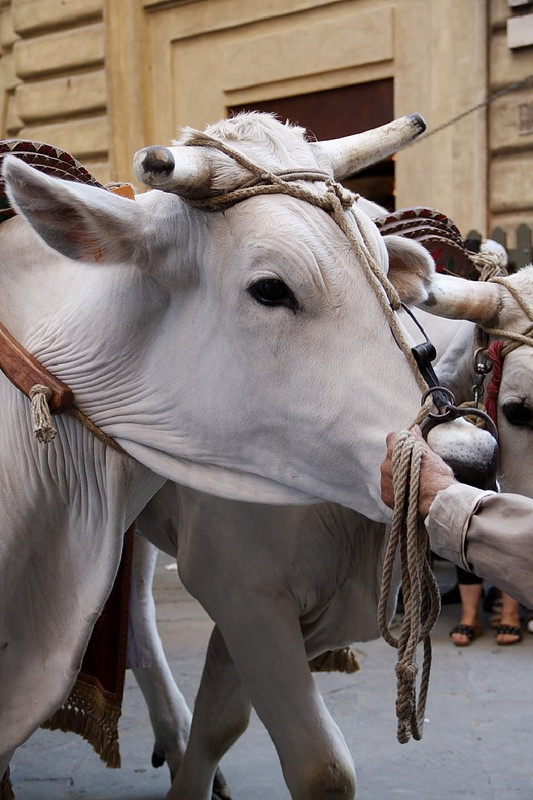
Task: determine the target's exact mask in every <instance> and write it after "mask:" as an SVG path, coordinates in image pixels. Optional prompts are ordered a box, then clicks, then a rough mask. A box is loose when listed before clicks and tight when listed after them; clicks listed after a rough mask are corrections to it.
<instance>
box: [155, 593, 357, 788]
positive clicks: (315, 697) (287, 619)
mask: <svg viewBox="0 0 533 800" xmlns="http://www.w3.org/2000/svg"><path fill="white" fill-rule="evenodd" d="M251 597H252V598H253V595H251V596H248V597H247V600H248V603H247V605H246V606H245V607H244V606H241V605H239V606H238V607H237V608H236V607H235V605H234V604H233V603H227V604H226V605H225V606H224V608H221V606H222V605H223V604H222V603H221V604H220V607H219V611H220V613H219V619H218V620H217V623H218V624H219V625H220V629H221V632H222V635H223V636H224V639H225V642H226V645H227V648H228V652H229V654H230V655H231V658H232V659H233V662H234V663H235V667H236V669H237V670H238V672H239V674H240V675H241V676H242V681H243V684H244V688H245V689H246V691H247V694H248V695H249V697H250V700H251V702H252V705H253V707H254V708H255V710H256V712H257V714H258V716H259V717H260V719H261V720H262V722H263V724H264V725H265V727H266V728H267V730H268V732H269V734H270V736H271V738H272V740H273V742H274V745H275V747H276V750H277V752H278V756H279V758H280V762H281V767H282V770H283V774H284V778H285V782H286V784H287V786H288V788H289V791H290V793H291V797H292V798H293V800H324V799H325V798H326V797H331V798H333V797H335V798H339V800H340V798H343V800H353V798H354V797H355V770H354V766H353V760H352V757H351V755H350V752H349V750H348V747H347V745H346V742H345V740H344V737H343V736H342V734H341V732H340V730H339V728H338V727H337V725H336V724H335V722H334V721H333V719H332V718H331V715H330V714H329V712H328V710H327V708H326V705H325V703H324V700H323V698H322V696H321V695H320V692H319V691H318V689H317V687H316V684H315V681H314V678H313V676H312V674H311V672H310V669H309V664H308V660H307V654H306V651H305V647H304V642H303V638H302V633H301V629H300V621H299V618H298V613H297V609H296V608H295V606H294V604H293V603H292V601H290V600H289V599H288V598H280V597H279V596H277V597H276V598H269V597H268V596H265V595H264V594H263V595H261V594H259V595H258V596H256V598H255V601H254V600H251ZM223 713H225V708H224V709H223ZM230 720H231V717H230ZM193 724H194V723H193ZM217 755H218V754H217ZM170 797H172V795H171V796H170ZM177 797H178V796H175V797H174V798H173V800H177ZM184 797H186V795H184ZM179 798H180V800H181V795H179Z"/></svg>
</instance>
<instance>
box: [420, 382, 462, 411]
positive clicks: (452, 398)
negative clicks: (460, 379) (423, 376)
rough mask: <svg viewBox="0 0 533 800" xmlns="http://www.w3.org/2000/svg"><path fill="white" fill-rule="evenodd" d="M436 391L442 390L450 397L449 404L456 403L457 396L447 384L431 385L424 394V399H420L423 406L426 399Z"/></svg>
mask: <svg viewBox="0 0 533 800" xmlns="http://www.w3.org/2000/svg"><path fill="white" fill-rule="evenodd" d="M434 392H441V393H442V394H443V395H444V396H445V397H447V398H448V400H449V401H450V402H449V405H451V406H453V405H455V397H454V395H453V392H452V391H451V389H448V388H447V387H446V386H431V387H430V388H429V389H427V390H426V391H425V392H424V394H423V395H422V400H421V401H420V405H421V406H423V405H424V403H425V402H426V400H427V399H428V397H429V396H430V395H433V393H434Z"/></svg>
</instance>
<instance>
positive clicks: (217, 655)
mask: <svg viewBox="0 0 533 800" xmlns="http://www.w3.org/2000/svg"><path fill="white" fill-rule="evenodd" d="M250 710H251V705H250V701H249V699H248V695H247V693H246V691H245V689H244V686H243V684H242V681H241V678H240V676H239V674H238V672H237V670H236V669H235V666H234V664H233V661H232V660H231V657H230V655H229V653H228V650H227V648H226V644H225V642H224V640H223V638H222V636H221V634H220V631H219V630H218V628H217V627H215V628H214V629H213V633H212V634H211V638H210V640H209V646H208V648H207V655H206V660H205V666H204V670H203V673H202V679H201V681H200V686H199V689H198V695H197V697H196V701H195V704H194V715H193V721H192V727H191V734H190V738H189V744H188V747H187V751H186V753H185V756H184V759H183V763H182V765H181V768H180V770H179V772H178V774H177V776H176V778H175V780H174V782H173V784H172V788H171V790H170V792H169V793H168V795H167V800H211V797H213V800H215V799H216V798H219V800H225V798H228V799H229V797H230V795H229V791H228V788H227V786H226V784H225V782H224V779H223V778H222V775H221V773H220V771H219V770H218V769H217V767H218V763H219V761H220V759H221V758H222V757H223V755H224V754H225V753H226V752H227V751H228V750H229V748H230V747H231V746H232V745H233V744H234V743H235V742H236V741H237V739H238V738H239V736H240V735H241V734H242V733H243V732H244V731H245V730H246V728H247V727H248V722H249V720H250ZM211 792H213V793H211Z"/></svg>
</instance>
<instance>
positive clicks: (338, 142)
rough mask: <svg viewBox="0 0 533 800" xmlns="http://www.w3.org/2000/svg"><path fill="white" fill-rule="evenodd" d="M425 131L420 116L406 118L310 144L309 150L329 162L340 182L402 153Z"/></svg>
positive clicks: (424, 125) (422, 119) (411, 115)
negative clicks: (399, 151)
mask: <svg viewBox="0 0 533 800" xmlns="http://www.w3.org/2000/svg"><path fill="white" fill-rule="evenodd" d="M425 130H426V122H425V120H424V118H423V117H422V116H421V115H420V114H409V115H408V116H406V117H399V119H395V120H393V121H392V122H388V123H387V124H386V125H382V126H381V127H380V128H373V129H372V130H370V131H364V132H363V133H355V134H353V135H352V136H343V137H342V138H341V139H330V140H328V141H324V142H312V144H311V146H312V147H315V148H317V149H318V150H320V152H321V153H323V154H325V155H326V156H327V157H328V158H329V161H330V164H331V166H332V168H333V175H334V177H335V178H336V179H337V180H342V179H343V178H348V177H349V176H350V175H354V174H355V173H356V172H360V171H361V170H363V169H365V168H366V167H369V166H370V165H371V164H377V163H378V161H382V160H383V159H384V158H387V157H388V156H390V155H392V154H393V153H396V152H397V151H398V150H401V149H402V147H405V146H406V145H408V144H410V143H411V142H413V141H414V140H415V139H416V138H417V137H418V136H420V134H421V133H424V131H425Z"/></svg>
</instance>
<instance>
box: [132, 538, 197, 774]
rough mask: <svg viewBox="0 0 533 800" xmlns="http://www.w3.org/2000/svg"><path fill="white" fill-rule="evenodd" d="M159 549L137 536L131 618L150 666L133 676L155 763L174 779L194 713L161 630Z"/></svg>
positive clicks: (134, 630)
mask: <svg viewBox="0 0 533 800" xmlns="http://www.w3.org/2000/svg"><path fill="white" fill-rule="evenodd" d="M156 560H157V549H156V548H155V547H154V546H153V545H152V544H150V542H148V541H147V540H146V539H144V538H143V537H141V536H136V537H135V546H134V551H133V573H134V579H135V589H134V594H135V609H134V610H132V613H131V615H130V625H131V629H132V630H131V633H132V638H133V640H134V641H136V642H138V643H139V647H140V648H141V650H142V651H143V652H145V653H147V654H148V662H149V663H150V666H147V667H134V668H133V673H134V675H135V678H136V680H137V683H138V684H139V687H140V689H141V691H142V693H143V695H144V698H145V700H146V704H147V706H148V712H149V714H150V720H151V723H152V728H153V730H154V734H155V744H154V751H153V755H152V764H153V766H154V767H160V766H161V765H162V764H164V763H165V761H166V762H167V764H168V767H169V770H170V775H171V778H174V776H175V774H176V773H177V771H178V768H179V766H180V764H181V760H182V758H183V754H184V752H185V748H186V746H187V740H188V738H189V729H190V724H191V716H192V715H191V711H190V709H189V707H188V705H187V703H186V702H185V698H184V697H183V695H182V693H181V692H180V691H179V689H178V687H177V686H176V683H175V681H174V678H173V675H172V672H171V670H170V667H169V665H168V662H167V659H166V656H165V652H164V650H163V645H162V643H161V638H160V636H159V633H158V630H157V623H156V609H155V603H154V599H153V595H152V583H153V577H154V572H155V564H156Z"/></svg>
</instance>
